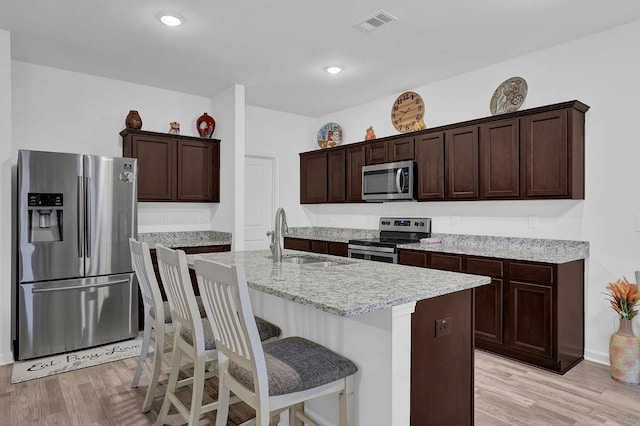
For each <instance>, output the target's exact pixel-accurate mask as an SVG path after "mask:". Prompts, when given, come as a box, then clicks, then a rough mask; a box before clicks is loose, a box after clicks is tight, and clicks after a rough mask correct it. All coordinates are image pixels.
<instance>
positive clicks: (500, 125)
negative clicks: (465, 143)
mask: <svg viewBox="0 0 640 426" xmlns="http://www.w3.org/2000/svg"><path fill="white" fill-rule="evenodd" d="M518 124H519V120H518V119H515V118H514V119H511V120H502V121H496V122H492V123H486V124H483V125H481V126H480V198H485V199H488V198H516V197H518V196H519V195H520V144H519V141H520V131H519V125H518Z"/></svg>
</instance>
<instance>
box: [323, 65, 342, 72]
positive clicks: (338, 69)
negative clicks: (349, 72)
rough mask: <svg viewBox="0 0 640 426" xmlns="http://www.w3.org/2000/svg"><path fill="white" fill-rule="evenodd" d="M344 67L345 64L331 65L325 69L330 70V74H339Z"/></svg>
mask: <svg viewBox="0 0 640 426" xmlns="http://www.w3.org/2000/svg"><path fill="white" fill-rule="evenodd" d="M343 69H344V67H343V66H340V65H331V66H329V67H326V68H325V71H326V72H328V73H329V74H338V73H339V72H341V71H342V70H343Z"/></svg>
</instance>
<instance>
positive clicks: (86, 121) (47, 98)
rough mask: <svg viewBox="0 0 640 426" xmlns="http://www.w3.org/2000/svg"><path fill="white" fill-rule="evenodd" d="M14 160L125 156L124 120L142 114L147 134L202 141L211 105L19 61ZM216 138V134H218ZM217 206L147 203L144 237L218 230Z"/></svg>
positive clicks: (15, 72) (143, 217) (14, 83)
mask: <svg viewBox="0 0 640 426" xmlns="http://www.w3.org/2000/svg"><path fill="white" fill-rule="evenodd" d="M12 70H13V77H12V79H13V81H12V86H13V94H14V96H13V105H12V108H13V128H14V132H13V141H12V148H13V161H14V164H15V161H16V159H17V151H18V149H40V150H45V151H64V152H82V153H88V154H96V155H109V156H118V157H119V156H122V138H121V137H120V135H119V134H118V133H119V132H120V131H121V130H122V129H123V128H124V119H125V117H126V116H127V114H128V112H129V110H130V109H135V110H138V112H139V113H140V116H141V117H142V129H143V130H149V131H155V132H166V131H168V130H169V123H170V122H171V121H177V122H179V123H180V131H181V134H183V135H187V136H198V133H197V130H196V124H195V121H196V119H197V118H198V117H199V116H200V115H202V113H203V112H205V111H209V110H210V108H211V100H210V99H208V98H204V97H200V96H194V95H187V94H183V93H178V92H173V91H170V90H163V89H157V88H153V87H148V86H141V85H138V84H132V83H126V82H123V81H117V80H110V79H106V78H101V77H95V76H91V75H87V74H80V73H74V72H70V71H64V70H60V69H56V68H50V67H43V66H39V65H33V64H28V63H24V62H17V61H14V62H13V63H12ZM214 137H216V135H215V134H214ZM217 208H218V205H217V204H199V203H192V204H175V203H140V204H139V218H138V223H139V231H141V232H150V231H161V230H165V231H169V230H193V229H212V228H211V222H212V217H213V216H214V214H215V211H216V210H217Z"/></svg>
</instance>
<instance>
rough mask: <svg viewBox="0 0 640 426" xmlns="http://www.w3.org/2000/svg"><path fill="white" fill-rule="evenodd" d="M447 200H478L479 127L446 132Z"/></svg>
mask: <svg viewBox="0 0 640 426" xmlns="http://www.w3.org/2000/svg"><path fill="white" fill-rule="evenodd" d="M444 140H445V147H446V152H445V158H446V161H447V198H450V199H473V198H478V126H469V127H462V128H459V129H452V130H448V131H446V132H445V136H444Z"/></svg>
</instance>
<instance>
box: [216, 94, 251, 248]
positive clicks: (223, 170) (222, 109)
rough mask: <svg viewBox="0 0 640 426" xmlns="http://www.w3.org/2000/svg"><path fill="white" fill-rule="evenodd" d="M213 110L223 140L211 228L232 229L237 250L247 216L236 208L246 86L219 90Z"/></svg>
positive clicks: (240, 189) (241, 190) (239, 196)
mask: <svg viewBox="0 0 640 426" xmlns="http://www.w3.org/2000/svg"><path fill="white" fill-rule="evenodd" d="M211 111H212V113H213V116H214V117H215V118H216V131H215V132H214V138H216V139H220V140H221V143H220V204H219V207H218V209H217V211H216V212H215V214H214V216H213V218H212V226H213V228H212V229H215V230H217V231H225V232H231V233H232V238H233V241H232V245H233V248H234V250H238V249H239V246H238V244H244V228H243V222H244V220H241V219H238V216H237V215H238V213H240V214H241V212H236V204H237V203H238V202H240V203H243V202H244V197H243V194H244V176H243V175H242V173H243V171H242V170H243V168H242V166H240V168H238V166H237V161H238V160H237V158H238V156H241V157H240V158H242V157H244V87H243V86H240V85H234V86H231V87H230V88H228V89H226V90H225V91H223V92H221V93H219V94H218V95H217V96H216V97H214V98H213V99H212V101H211ZM243 217H244V216H242V218H243ZM238 221H239V223H240V228H242V229H240V231H238V229H237V228H238V227H237V226H236V223H237V222H238ZM238 232H241V233H242V235H238Z"/></svg>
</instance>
